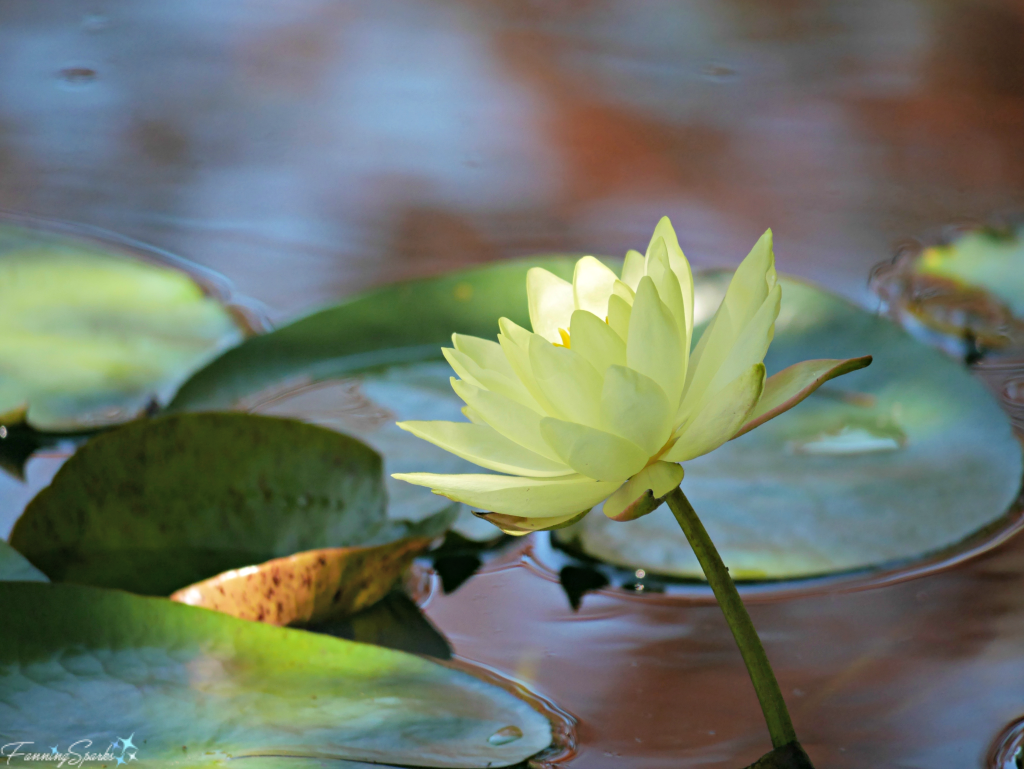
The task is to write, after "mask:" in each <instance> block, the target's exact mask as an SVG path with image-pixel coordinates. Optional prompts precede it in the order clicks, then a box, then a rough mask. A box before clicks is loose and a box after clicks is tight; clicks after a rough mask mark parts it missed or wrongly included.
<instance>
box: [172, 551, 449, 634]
mask: <svg viewBox="0 0 1024 769" xmlns="http://www.w3.org/2000/svg"><path fill="white" fill-rule="evenodd" d="M429 546H430V540H429V539H402V540H398V541H397V542H390V543H388V544H385V545H377V546H376V547H332V548H323V549H320V550H308V551H306V552H304V553H296V554H295V555H291V556H288V557H286V558H275V559H274V560H272V561H267V562H266V563H261V564H259V565H258V566H246V567H244V568H241V569H233V570H231V571H228V572H225V573H224V574H218V575H217V576H216V577H212V578H210V579H207V580H204V581H202V582H199V583H197V584H195V585H190V586H189V587H185V588H182V589H181V590H178V591H176V592H175V593H173V594H172V595H171V600H172V601H178V602H180V603H187V604H189V605H190V606H202V607H204V608H207V609H213V610H214V611H220V612H224V613H225V614H230V615H231V616H232V617H238V618H239V619H247V620H253V621H256V622H266V623H267V624H269V625H282V626H283V625H307V624H310V623H315V622H324V621H326V620H329V619H333V618H335V617H341V616H346V615H350V614H355V613H356V612H358V611H360V610H362V609H365V608H367V607H368V606H372V605H373V604H375V603H377V601H379V600H380V599H382V598H383V597H384V596H385V595H387V594H388V592H389V591H390V590H391V588H392V587H394V585H395V583H396V582H397V581H398V580H399V579H400V578H401V577H402V574H403V573H404V572H405V570H406V569H407V568H409V565H410V564H411V563H412V561H413V558H415V557H416V556H417V555H419V554H420V553H422V552H424V551H425V550H426V549H427V548H428V547H429Z"/></svg>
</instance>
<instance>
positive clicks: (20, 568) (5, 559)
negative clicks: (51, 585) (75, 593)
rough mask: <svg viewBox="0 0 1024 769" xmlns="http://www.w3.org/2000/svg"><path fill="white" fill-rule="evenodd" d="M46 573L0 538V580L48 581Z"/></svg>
mask: <svg viewBox="0 0 1024 769" xmlns="http://www.w3.org/2000/svg"><path fill="white" fill-rule="evenodd" d="M47 581H48V580H47V579H46V575H45V574H43V573H42V572H41V571H39V569H37V568H36V567H35V566H33V565H32V564H31V563H29V562H28V560H27V559H26V558H25V556H23V555H22V554H21V553H19V552H18V551H17V550H15V549H14V548H13V547H11V546H10V545H8V544H7V543H6V542H4V541H3V540H0V582H47Z"/></svg>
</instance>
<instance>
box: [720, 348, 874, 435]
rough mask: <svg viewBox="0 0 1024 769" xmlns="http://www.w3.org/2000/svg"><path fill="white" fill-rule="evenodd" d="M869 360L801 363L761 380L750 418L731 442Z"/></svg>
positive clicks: (849, 359)
mask: <svg viewBox="0 0 1024 769" xmlns="http://www.w3.org/2000/svg"><path fill="white" fill-rule="evenodd" d="M872 360H873V358H872V356H870V355H862V356H860V357H859V358H846V359H845V360H844V359H828V358H826V359H820V360H805V361H801V362H800V363H794V364H793V365H792V366H789V367H788V368H785V369H783V370H782V371H779V372H778V373H776V374H773V375H772V376H770V377H768V379H767V380H765V384H764V391H763V394H762V396H761V401H760V402H759V403H758V405H757V406H756V407H755V409H754V411H753V412H752V413H753V415H754V416H753V417H751V418H750V419H749V420H748V421H747V423H746V424H744V425H743V427H741V428H740V430H739V432H737V433H736V435H734V436H733V438H739V437H740V436H741V435H745V434H746V433H749V432H750V431H751V430H753V429H754V428H755V427H760V426H761V425H763V424H764V423H765V422H767V421H769V420H771V419H774V418H775V417H777V416H779V415H780V414H784V413H785V412H787V411H789V410H790V409H791V408H793V407H794V406H796V405H797V404H799V403H800V402H801V401H803V400H804V399H805V398H807V397H808V396H809V395H810V394H811V393H813V392H814V391H815V390H817V389H818V388H819V387H821V386H822V385H823V384H825V383H826V382H828V381H829V380H831V379H835V378H836V377H840V376H842V375H844V374H849V373H852V372H854V371H858V370H860V369H862V368H867V367H868V366H870V365H871V362H872Z"/></svg>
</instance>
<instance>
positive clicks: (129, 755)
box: [128, 750, 137, 761]
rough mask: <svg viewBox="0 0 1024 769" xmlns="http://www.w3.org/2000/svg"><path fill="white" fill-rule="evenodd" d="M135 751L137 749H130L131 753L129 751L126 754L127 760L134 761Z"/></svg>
mask: <svg viewBox="0 0 1024 769" xmlns="http://www.w3.org/2000/svg"><path fill="white" fill-rule="evenodd" d="M136 752H137V751H134V750H133V751H132V752H131V753H129V754H128V760H129V761H134V760H135V753H136Z"/></svg>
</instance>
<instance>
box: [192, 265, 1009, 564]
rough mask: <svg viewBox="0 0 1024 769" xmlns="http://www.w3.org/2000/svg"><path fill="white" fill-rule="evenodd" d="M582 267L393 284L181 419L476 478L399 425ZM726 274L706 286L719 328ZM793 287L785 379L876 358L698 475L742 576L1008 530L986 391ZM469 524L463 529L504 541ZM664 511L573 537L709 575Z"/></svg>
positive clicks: (432, 403)
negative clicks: (349, 444) (530, 293)
mask: <svg viewBox="0 0 1024 769" xmlns="http://www.w3.org/2000/svg"><path fill="white" fill-rule="evenodd" d="M574 263H575V261H574V259H572V258H569V257H562V258H558V257H546V258H542V259H532V260H522V261H516V262H503V263H499V264H494V265H488V266H485V267H479V268H474V269H470V270H465V271H462V272H457V273H452V274H449V275H444V276H441V277H438V278H431V279H427V280H421V281H412V282H408V283H402V284H397V285H394V286H387V287H384V288H381V289H377V290H375V291H373V292H370V293H368V294H365V295H363V296H361V297H357V298H355V299H352V300H350V301H348V302H345V303H342V304H340V305H338V306H336V307H332V308H329V309H327V310H323V311H321V312H319V313H316V314H314V315H311V316H309V317H307V318H304V319H302V320H299V321H296V322H295V323H293V324H292V325H290V326H286V327H284V328H281V329H278V330H277V331H274V332H272V333H270V334H267V335H265V336H262V337H256V338H253V339H249V340H247V341H246V342H244V343H243V344H241V345H240V346H239V347H237V348H235V349H233V350H230V351H229V352H228V353H226V354H225V355H224V356H222V357H221V358H220V359H218V360H217V361H214V362H213V363H212V364H210V365H209V366H208V367H207V368H206V369H204V370H202V371H200V372H198V373H197V374H196V375H195V376H194V377H193V379H192V380H191V381H189V382H188V383H186V384H185V385H184V386H183V387H182V389H181V391H180V392H179V394H178V396H177V398H176V399H175V401H174V403H173V404H172V408H211V407H225V406H232V405H234V406H238V405H242V406H244V407H247V408H254V407H255V408H257V409H258V410H260V411H262V412H266V413H273V414H279V415H288V416H293V417H297V418H303V419H307V420H309V421H313V422H316V423H319V424H323V425H325V426H329V427H332V428H335V429H338V430H341V431H343V432H347V433H351V434H354V435H357V436H359V437H360V438H361V439H363V440H365V441H366V442H367V443H368V444H370V445H371V446H373V447H374V448H376V449H377V450H378V451H380V452H381V454H382V456H383V457H384V463H385V472H386V473H391V472H402V471H407V470H420V471H425V472H437V473H460V472H479V468H477V467H476V466H475V465H472V464H470V463H468V462H465V461H464V460H461V459H459V458H458V457H455V456H453V455H451V454H448V453H447V452H445V451H442V450H441V449H437V448H436V447H434V446H432V445H430V444H428V443H427V442H426V441H421V440H419V439H417V438H415V437H414V436H411V435H410V434H408V433H404V432H402V431H400V430H398V429H397V428H396V427H394V424H393V423H394V422H395V421H397V420H399V419H427V420H429V419H442V420H455V419H460V418H461V415H460V411H461V408H462V405H463V404H462V402H461V401H460V400H459V399H458V397H457V396H456V395H455V394H454V393H453V392H452V390H451V387H450V386H449V384H448V377H449V376H450V375H451V370H450V368H449V367H448V366H447V364H446V363H444V362H443V361H442V359H441V355H440V351H439V347H440V346H442V345H449V344H450V335H451V333H452V332H459V333H466V334H474V335H478V336H482V337H486V338H493V337H494V336H495V335H496V333H497V318H498V317H500V316H506V317H509V318H511V319H512V320H514V321H516V322H517V323H523V324H527V323H528V322H529V320H528V318H527V317H525V316H526V313H527V310H526V296H525V283H526V271H527V270H528V269H529V268H530V267H531V266H534V265H539V266H543V267H545V268H547V269H549V270H551V271H552V272H554V273H556V274H558V275H561V276H563V277H570V276H571V274H572V269H573V265H574ZM608 263H609V264H611V265H613V266H617V265H616V264H615V262H614V261H613V260H608ZM728 278H729V274H728V273H722V272H715V273H705V274H703V275H698V276H697V277H696V281H697V283H696V301H697V310H698V313H703V317H704V320H705V321H706V320H707V318H709V317H710V315H711V313H712V312H714V309H715V308H716V307H717V306H718V302H719V301H720V299H721V296H722V293H723V292H724V286H725V283H726V282H727V281H728ZM783 285H784V289H783V296H784V298H783V308H782V314H781V316H780V318H779V322H778V324H777V331H776V336H775V341H774V342H773V344H772V346H771V348H770V350H769V353H768V358H767V360H766V363H767V366H768V373H769V374H771V373H775V372H776V371H779V370H781V369H783V368H785V367H786V366H788V365H790V364H791V363H795V362H798V361H801V360H804V359H810V358H846V357H853V356H858V355H864V354H871V355H874V356H875V363H874V364H873V365H872V366H871V367H870V368H868V369H866V370H864V371H859V372H856V373H854V374H850V375H848V376H846V377H844V378H843V379H842V381H841V382H836V383H833V384H829V385H826V386H825V388H823V390H821V391H819V392H818V394H816V395H814V396H812V398H811V399H809V400H808V401H805V402H804V403H801V404H800V405H799V406H797V407H796V408H795V409H794V410H793V411H791V412H788V413H787V414H785V415H783V416H782V417H779V418H778V419H776V420H773V421H772V422H770V423H768V424H767V425H765V426H762V427H759V428H758V429H757V430H754V431H753V432H752V433H750V434H749V435H748V436H744V437H743V438H741V439H737V440H736V441H734V442H732V443H730V444H728V445H727V446H726V447H724V448H722V449H719V450H717V451H715V452H713V453H712V454H710V455H708V456H706V457H703V458H701V459H698V460H695V461H693V462H689V463H687V480H686V481H684V483H685V484H686V485H685V488H686V489H687V493H688V494H690V495H691V499H692V500H693V502H694V504H695V505H696V506H697V510H698V512H699V513H701V514H702V516H704V517H705V518H706V521H705V522H706V524H707V526H708V529H709V530H710V531H711V533H712V535H713V536H714V537H715V541H716V542H717V543H718V544H719V546H720V547H722V548H723V550H724V551H725V553H726V555H727V561H728V562H729V563H730V565H733V566H734V567H735V568H740V567H742V569H743V574H744V575H746V576H747V577H759V578H768V577H783V576H799V575H806V574H816V573H822V572H829V571H835V570H845V569H854V568H861V567H866V566H871V565H876V564H881V563H889V562H891V561H894V560H900V559H904V558H914V557H918V556H921V555H923V554H926V553H931V552H934V551H936V550H941V549H943V548H945V547H949V546H952V545H955V544H956V543H958V542H960V541H961V540H962V539H964V538H965V537H967V536H969V535H970V534H972V533H974V532H976V531H978V530H979V529H982V528H984V527H985V526H986V525H988V524H990V523H992V522H993V521H995V520H997V519H998V518H1000V517H1001V516H1002V515H1003V514H1004V513H1005V511H1006V509H1007V507H1008V506H1009V505H1010V503H1011V502H1012V501H1013V499H1014V497H1015V495H1016V493H1017V489H1018V488H1019V485H1020V480H1021V474H1022V473H1021V452H1020V448H1019V446H1018V445H1017V443H1016V441H1015V440H1014V438H1013V437H1012V434H1011V432H1010V427H1009V424H1008V423H1007V421H1006V419H1005V417H1004V416H1003V414H1002V413H1001V412H1000V410H999V408H998V406H997V405H996V403H995V402H994V400H993V399H992V398H991V397H990V396H989V395H988V394H987V393H986V392H985V390H984V388H983V387H982V386H981V385H980V384H979V383H978V382H976V381H975V380H974V379H973V378H972V377H971V376H970V375H969V374H968V373H967V372H965V371H963V370H962V369H961V368H960V367H958V366H956V365H955V364H953V363H952V362H950V361H948V360H946V359H945V358H943V357H942V356H941V355H940V354H938V353H936V352H934V351H932V350H930V349H928V348H927V347H925V346H924V345H921V344H919V343H917V342H915V341H914V340H913V339H911V338H910V337H909V336H907V335H906V334H905V333H903V332H902V331H901V330H900V329H898V328H897V327H895V326H894V325H893V324H892V323H890V322H888V321H886V320H884V319H881V318H878V317H876V316H874V315H872V314H870V313H867V312H864V311H863V310H860V309H858V308H856V307H854V306H852V305H849V304H848V303H846V302H844V301H843V300H841V299H839V298H837V297H835V296H833V295H831V294H828V293H826V292H824V291H821V290H818V289H815V288H812V287H810V286H807V285H806V284H803V283H800V282H798V281H794V280H788V279H787V280H785V281H784V284H783ZM696 338H697V337H696V336H695V339H696ZM339 377H344V379H338V378H339ZM332 378H333V379H335V381H333V382H322V381H320V380H325V379H332ZM311 383H312V384H311ZM268 393H269V394H268ZM730 468H735V471H734V472H733V471H731V470H730ZM741 468H742V470H741ZM819 471H821V472H819ZM392 483H393V485H389V487H388V491H389V494H390V495H391V497H392V501H393V505H392V508H393V509H394V510H395V511H396V512H400V514H401V515H403V516H404V517H408V518H415V517H417V516H420V515H425V514H427V513H428V512H430V511H431V510H436V509H437V506H438V505H439V504H443V500H441V499H439V498H438V497H437V496H435V495H433V494H431V493H430V491H429V490H428V489H424V488H420V487H412V486H409V485H408V484H399V483H394V482H392ZM936 511H937V512H936ZM466 516H468V513H467V512H466V511H465V510H464V511H463V517H460V519H459V522H458V524H457V525H456V530H458V531H459V532H460V533H462V534H463V535H465V536H467V537H469V538H475V539H484V538H487V537H489V536H493V533H492V532H491V531H490V530H488V529H484V528H482V527H481V526H480V524H481V523H482V522H473V521H472V519H469V520H467V517H466ZM665 516H667V513H663V512H659V513H656V514H654V515H651V516H647V517H646V518H643V519H641V520H639V521H634V522H632V523H630V524H629V528H622V526H621V525H620V524H617V523H616V524H613V523H612V522H606V521H605V520H604V519H603V516H600V515H599V514H598V515H590V516H587V518H585V519H584V521H583V523H582V524H580V526H578V527H577V528H576V529H567V530H564V531H562V532H561V534H560V535H559V536H560V537H562V538H564V537H565V536H566V535H568V536H572V537H574V538H575V539H576V540H577V541H582V540H584V539H585V540H586V544H585V549H587V551H588V552H590V553H591V554H592V555H597V556H598V557H601V558H605V559H607V560H609V561H611V562H613V563H620V564H624V565H633V564H636V565H637V566H645V568H651V569H652V570H660V571H662V572H666V573H669V574H677V575H682V576H699V571H698V570H697V565H696V561H695V560H693V556H692V554H691V553H690V551H689V548H688V546H687V545H686V543H685V540H683V539H682V534H681V533H679V532H678V531H677V529H676V528H673V527H675V522H674V520H673V519H672V518H671V516H668V517H667V519H665V520H663V519H664V518H665ZM474 526H476V527H477V528H473V527H474ZM649 527H654V528H653V529H652V530H651V531H650V532H647V529H648V528H649ZM663 528H664V529H665V530H662V529H663ZM583 532H586V536H584V534H583ZM627 532H628V534H627ZM645 532H647V533H645ZM623 537H625V538H627V539H628V541H629V542H635V543H638V544H637V545H636V547H637V548H641V549H644V550H647V549H657V548H658V547H663V548H664V552H661V551H659V552H658V554H657V555H656V556H651V555H647V556H643V555H640V554H638V553H634V552H632V551H630V553H629V555H628V556H626V555H624V554H623V553H618V552H617V550H618V548H620V547H625V545H624V544H623V545H620V544H615V545H612V544H611V539H610V538H614V541H615V542H616V543H619V541H620V540H621V539H622V538H623ZM605 539H608V542H607V543H606V544H605V545H599V544H598V542H599V541H605ZM648 539H649V541H648ZM640 541H644V542H645V544H643V545H641V544H639V542H640ZM655 565H656V566H657V567H658V568H657V569H655V568H654V566H655ZM734 573H737V572H735V571H734Z"/></svg>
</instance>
